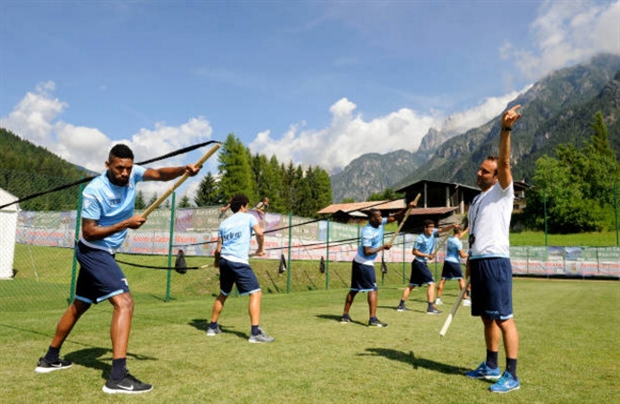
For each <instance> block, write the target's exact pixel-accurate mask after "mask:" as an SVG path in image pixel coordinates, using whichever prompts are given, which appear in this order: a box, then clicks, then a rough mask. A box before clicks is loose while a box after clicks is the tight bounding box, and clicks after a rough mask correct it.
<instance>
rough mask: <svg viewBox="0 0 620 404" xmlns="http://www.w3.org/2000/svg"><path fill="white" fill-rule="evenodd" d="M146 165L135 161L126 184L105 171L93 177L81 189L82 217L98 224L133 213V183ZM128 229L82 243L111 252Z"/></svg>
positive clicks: (137, 180) (126, 216) (138, 180)
mask: <svg viewBox="0 0 620 404" xmlns="http://www.w3.org/2000/svg"><path fill="white" fill-rule="evenodd" d="M145 171H146V168H144V167H140V166H137V165H134V166H133V168H132V170H131V175H130V176H129V182H128V184H127V186H124V187H119V186H118V185H114V184H112V183H111V182H110V179H109V178H108V172H107V171H104V172H103V173H102V174H101V175H99V176H97V177H95V178H94V179H93V180H92V181H91V182H90V184H88V185H87V186H86V188H84V191H83V192H82V218H84V219H92V220H96V221H97V223H98V225H99V226H112V225H114V224H116V223H119V222H122V221H123V220H126V219H129V218H130V217H132V216H133V214H134V213H133V210H134V205H135V202H136V184H137V183H138V182H140V181H142V177H143V176H144V172H145ZM127 230H128V229H125V230H121V231H119V232H117V233H114V234H112V235H110V236H108V237H106V238H104V239H101V240H93V241H86V240H84V237H82V238H81V239H80V241H82V243H84V244H86V245H88V246H90V247H92V248H98V249H100V250H105V251H108V252H109V253H110V254H114V253H115V252H116V250H118V249H119V248H120V247H121V246H122V245H123V242H124V241H125V237H126V236H127Z"/></svg>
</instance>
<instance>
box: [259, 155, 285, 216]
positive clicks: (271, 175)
mask: <svg viewBox="0 0 620 404" xmlns="http://www.w3.org/2000/svg"><path fill="white" fill-rule="evenodd" d="M263 184H264V188H263V190H262V192H264V194H263V195H264V196H268V197H269V210H270V211H271V212H278V213H288V212H287V211H286V209H285V208H284V205H283V203H282V174H281V171H280V162H278V158H277V157H276V156H275V155H274V156H271V158H270V159H269V162H268V163H267V167H266V168H265V175H264V178H263Z"/></svg>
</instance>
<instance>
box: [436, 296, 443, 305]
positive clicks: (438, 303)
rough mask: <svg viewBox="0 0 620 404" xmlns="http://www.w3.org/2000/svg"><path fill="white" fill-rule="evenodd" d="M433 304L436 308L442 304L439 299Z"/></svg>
mask: <svg viewBox="0 0 620 404" xmlns="http://www.w3.org/2000/svg"><path fill="white" fill-rule="evenodd" d="M435 304H436V305H437V306H441V305H442V304H443V302H442V301H441V299H440V298H437V300H435Z"/></svg>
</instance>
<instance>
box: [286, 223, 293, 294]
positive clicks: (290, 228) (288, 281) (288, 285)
mask: <svg viewBox="0 0 620 404" xmlns="http://www.w3.org/2000/svg"><path fill="white" fill-rule="evenodd" d="M292 245H293V212H292V211H291V212H288V266H287V269H288V270H287V271H286V293H291V270H292V268H291V247H292Z"/></svg>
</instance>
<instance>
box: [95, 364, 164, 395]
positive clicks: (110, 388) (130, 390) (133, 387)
mask: <svg viewBox="0 0 620 404" xmlns="http://www.w3.org/2000/svg"><path fill="white" fill-rule="evenodd" d="M102 390H103V392H104V393H108V394H140V393H146V392H148V391H151V390H153V386H152V385H150V384H147V383H142V382H141V381H140V380H138V379H137V378H136V377H135V376H132V375H131V374H130V373H129V371H127V370H125V377H123V380H121V381H120V382H115V381H113V380H112V379H108V381H107V382H105V384H104V385H103V389H102Z"/></svg>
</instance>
